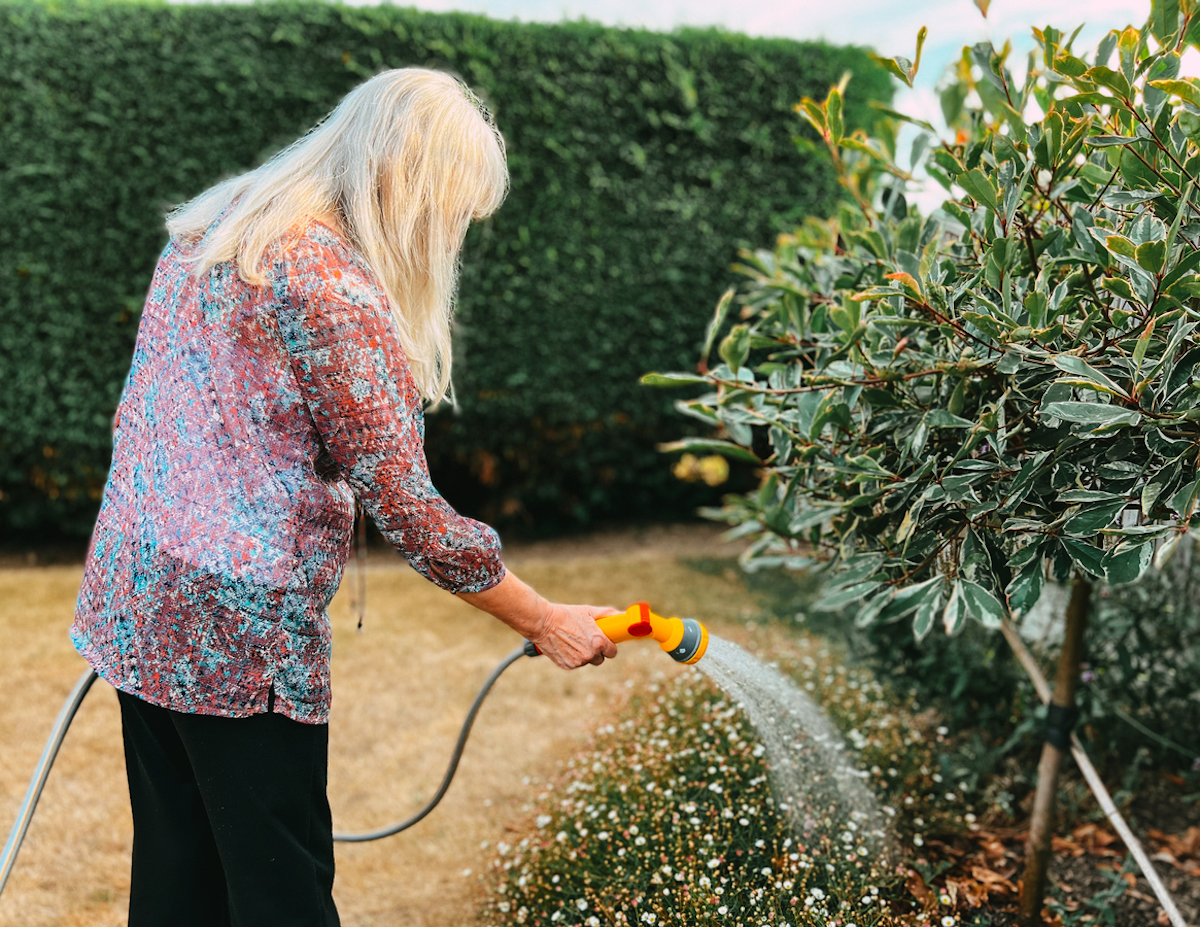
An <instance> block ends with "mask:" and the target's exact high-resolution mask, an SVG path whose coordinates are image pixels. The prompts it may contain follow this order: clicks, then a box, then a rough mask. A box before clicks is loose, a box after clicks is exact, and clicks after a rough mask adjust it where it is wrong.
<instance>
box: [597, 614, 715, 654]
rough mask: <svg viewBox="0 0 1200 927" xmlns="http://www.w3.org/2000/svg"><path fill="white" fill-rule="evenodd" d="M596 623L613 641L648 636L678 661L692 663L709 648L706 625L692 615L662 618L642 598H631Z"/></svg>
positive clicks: (615, 642) (619, 641)
mask: <svg viewBox="0 0 1200 927" xmlns="http://www.w3.org/2000/svg"><path fill="white" fill-rule="evenodd" d="M596 624H598V625H599V626H600V630H601V631H603V632H604V633H605V635H606V636H607V637H608V639H609V640H611V641H612V642H613V643H614V644H620V643H622V642H624V641H632V640H638V639H639V638H650V639H651V640H655V641H658V646H659V647H661V648H662V649H663V650H665V651H666V652H667V653H669V654H670V655H671V659H672V660H675V661H676V662H677V663H695V662H697V661H698V660H699V659H700V658H701V657H702V656H704V652H705V650H707V649H708V629H707V628H705V627H704V625H702V624H701V623H700V622H699V621H697V620H696V619H695V618H663V617H662V616H661V615H656V614H654V612H652V611H650V606H649V605H648V604H647V603H645V602H634V603H633V605H630V606H629V608H627V609H626V610H625V611H624V612H622V613H621V614H619V615H605V616H603V617H602V618H597V619H596Z"/></svg>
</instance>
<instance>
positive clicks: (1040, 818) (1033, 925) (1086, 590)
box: [1018, 576, 1092, 927]
mask: <svg viewBox="0 0 1200 927" xmlns="http://www.w3.org/2000/svg"><path fill="white" fill-rule="evenodd" d="M1091 595H1092V584H1091V582H1089V581H1088V580H1087V579H1086V578H1085V577H1082V576H1080V577H1078V578H1076V580H1075V584H1074V586H1073V587H1072V588H1071V601H1070V603H1069V604H1068V605H1067V630H1066V638H1065V639H1064V640H1063V648H1062V653H1061V654H1060V655H1059V658H1058V674H1057V676H1056V677H1055V680H1054V695H1053V696H1052V697H1051V699H1050V704H1051V705H1052V706H1053V705H1057V706H1059V707H1061V708H1064V709H1068V710H1070V709H1073V708H1074V707H1075V688H1076V686H1077V685H1078V683H1079V663H1080V660H1081V659H1082V658H1083V632H1084V628H1085V626H1086V625H1087V615H1088V603H1089V600H1090V599H1091ZM1067 733H1068V737H1069V734H1070V732H1069V731H1068V732H1067ZM1067 752H1069V747H1067V746H1066V744H1064V745H1063V748H1062V749H1060V748H1059V747H1057V746H1055V745H1054V744H1052V743H1050V742H1049V741H1047V742H1046V743H1045V744H1044V745H1043V746H1042V759H1041V762H1039V763H1038V785H1037V794H1036V795H1035V796H1034V800H1033V813H1032V815H1031V816H1030V820H1029V842H1028V843H1027V844H1026V845H1025V874H1024V876H1023V879H1022V882H1021V901H1020V913H1019V916H1018V923H1020V924H1021V927H1037V925H1039V924H1041V923H1042V899H1043V898H1044V897H1045V894H1046V882H1047V877H1048V874H1049V869H1050V837H1051V833H1052V831H1053V829H1054V799H1055V795H1056V793H1057V791H1058V770H1059V767H1060V766H1061V765H1062V759H1063V756H1064V755H1065V754H1066V753H1067Z"/></svg>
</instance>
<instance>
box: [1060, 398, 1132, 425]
mask: <svg viewBox="0 0 1200 927" xmlns="http://www.w3.org/2000/svg"><path fill="white" fill-rule="evenodd" d="M1042 414H1043V415H1046V416H1053V417H1054V418H1061V419H1062V420H1063V421H1065V422H1078V423H1079V424H1081V425H1099V426H1101V427H1102V428H1115V427H1120V426H1123V425H1137V424H1138V423H1139V422H1140V421H1141V420H1142V416H1141V413H1140V412H1131V411H1129V410H1127V409H1121V408H1118V407H1116V406H1106V405H1101V404H1100V403H1098V402H1048V403H1046V404H1045V405H1044V406H1042Z"/></svg>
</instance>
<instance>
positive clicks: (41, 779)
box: [0, 602, 708, 893]
mask: <svg viewBox="0 0 1200 927" xmlns="http://www.w3.org/2000/svg"><path fill="white" fill-rule="evenodd" d="M596 623H597V624H598V625H599V626H600V630H602V631H603V632H604V633H605V635H606V636H608V637H609V638H610V639H611V640H612V641H613V643H617V644H619V643H621V642H623V641H628V640H638V639H642V638H644V639H648V640H653V641H656V642H657V643H658V645H659V647H661V648H662V649H663V650H664V651H666V652H667V653H668V654H670V656H671V657H672V659H674V660H676V661H677V662H679V663H695V662H696V661H697V660H699V659H700V658H701V657H702V656H704V652H705V650H706V649H707V648H708V631H707V629H706V628H705V627H704V625H702V624H701V623H700V622H698V621H696V620H695V619H692V618H663V617H661V616H659V615H655V614H654V613H653V612H651V611H650V606H649V605H647V604H646V603H645V602H637V603H635V604H633V605H631V606H630V607H629V608H628V610H626V611H624V612H621V613H619V614H616V615H605V616H603V617H601V618H597V619H596ZM540 652H541V651H540V650H538V648H537V646H536V645H535V644H534V643H533V642H532V641H526V642H525V643H524V644H523V645H522V646H521V647H518V648H517V649H516V650H514V651H513V652H512V653H510V654H509V655H508V656H507V657H505V658H504V659H503V660H501V661H500V663H499V664H497V666H496V668H495V669H494V670H492V673H491V675H490V676H488V678H487V679H486V680H485V681H484V683H483V686H482V687H480V689H479V693H478V694H477V695H476V696H475V701H474V702H472V704H471V708H470V710H469V711H468V712H467V717H466V719H465V720H464V721H463V725H462V728H461V729H460V730H459V732H458V741H457V742H456V743H455V744H454V752H453V753H452V754H451V756H450V764H449V765H448V766H447V767H446V774H445V775H444V776H443V777H442V783H441V785H439V786H438V790H437V792H435V793H434V795H433V798H431V799H430V800H429V801H428V802H427V803H426V804H425V806H424V807H423V808H422V809H421V810H420V811H418V812H417V813H416V814H414V815H412V816H411V817H409V818H405V819H404V820H403V821H399V822H397V823H395V824H392V825H389V826H388V827H381V828H380V829H378V830H372V831H367V832H365V833H361V834H339V833H335V834H334V835H333V839H334V840H336V841H339V842H341V843H366V842H368V841H370V840H381V839H383V838H384V837H390V836H392V835H393V834H398V833H400V832H401V831H403V830H407V829H408V828H410V827H412V826H413V825H414V824H416V823H417V822H418V821H420V820H422V819H423V818H424V817H425V816H426V815H428V814H429V812H431V811H432V810H433V809H434V808H436V807H437V805H438V803H439V802H440V801H441V800H442V798H443V796H444V795H445V794H446V790H447V789H449V788H450V783H451V781H453V779H454V774H455V772H457V770H458V762H459V760H460V759H462V754H463V749H464V748H465V747H466V745H467V737H469V736H470V734H471V727H472V725H474V723H475V716H476V715H477V714H479V709H480V707H481V706H482V705H483V700H484V699H485V698H486V697H487V694H488V692H490V691H491V688H492V686H493V685H495V683H496V680H497V679H499V678H500V674H501V673H503V672H504V671H505V670H506V669H508V668H509V667H510V666H512V665H513V664H514V663H516V662H517V661H518V660H519V659H521V657H525V656H529V657H534V656H537V655H538V654H539V653H540ZM96 678H97V677H96V673H95V672H94V671H93V670H90V669H89V670H88V671H87V672H85V673H84V674H83V675H82V676H81V677H80V678H79V681H78V682H76V683H75V686H74V688H73V689H72V690H71V694H70V695H68V696H67V700H66V702H64V703H63V707H62V710H61V711H59V713H58V718H57V720H56V721H55V722H54V727H53V729H52V730H51V732H50V738H49V739H48V740H47V741H46V746H45V748H44V749H43V750H42V756H41V758H40V759H39V760H38V765H37V768H36V769H35V770H34V773H33V778H32V779H31V780H30V782H29V788H28V790H26V792H25V799H24V801H22V802H21V807H20V808H19V809H18V811H17V819H16V821H15V822H14V823H13V827H12V831H11V832H10V833H9V835H8V842H7V843H6V844H5V845H4V851H3V853H2V854H0V893H3V891H4V886H5V884H6V883H7V882H8V876H9V873H11V872H12V868H13V865H14V864H15V863H16V861H17V853H19V852H20V850H21V844H22V843H23V842H24V840H25V832H26V831H27V830H28V829H29V822H30V821H31V820H32V819H33V812H34V810H35V809H36V808H37V803H38V799H39V798H41V795H42V789H43V788H44V787H45V785H46V779H47V778H48V777H49V775H50V769H51V767H52V766H53V765H54V760H55V758H56V757H57V756H58V751H59V748H60V747H61V746H62V742H63V738H64V737H65V736H66V734H67V728H69V727H70V726H71V722H72V721H73V720H74V718H75V715H76V713H77V712H78V711H79V706H80V705H81V704H83V699H84V696H86V695H87V693H88V690H89V689H91V687H92V683H94V682H95V681H96Z"/></svg>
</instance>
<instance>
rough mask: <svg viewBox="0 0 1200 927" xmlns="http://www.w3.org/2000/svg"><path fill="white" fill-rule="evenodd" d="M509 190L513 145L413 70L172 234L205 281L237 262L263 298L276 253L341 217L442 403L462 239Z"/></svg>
mask: <svg viewBox="0 0 1200 927" xmlns="http://www.w3.org/2000/svg"><path fill="white" fill-rule="evenodd" d="M507 189H508V167H507V164H506V160H505V153H504V140H503V138H502V137H501V135H500V133H499V131H498V130H497V129H496V127H495V125H494V124H493V123H492V120H491V117H490V114H488V112H487V110H486V109H485V108H484V107H483V104H481V103H480V102H479V100H478V99H477V98H476V97H475V95H474V94H472V93H471V91H470V90H469V89H468V88H467V87H466V86H465V85H464V84H462V83H460V82H459V81H457V80H455V79H454V78H453V77H450V76H449V75H446V74H442V73H439V72H437V71H429V70H425V69H423V68H403V69H398V70H391V71H384V72H383V73H382V74H377V75H376V76H375V77H373V78H371V79H370V80H368V81H366V82H365V83H363V84H361V85H359V86H358V87H356V88H355V89H354V90H352V91H351V92H350V93H349V94H348V95H347V96H346V98H345V99H344V100H342V102H341V103H339V104H338V106H337V108H336V109H334V111H333V112H332V113H330V115H329V116H328V118H326V119H325V120H324V121H323V122H321V123H319V124H318V125H317V126H316V127H315V128H313V129H312V130H311V131H309V132H308V133H307V134H306V135H304V136H303V137H302V138H300V139H299V140H297V141H296V142H294V143H292V144H291V145H289V146H288V147H287V148H285V149H284V150H283V151H281V152H279V154H277V155H275V156H274V157H273V158H271V159H270V160H269V161H267V162H266V163H265V164H263V165H262V166H261V167H259V168H257V169H255V170H253V171H250V172H248V173H246V174H242V175H241V176H239V177H234V178H232V179H230V180H226V181H224V182H223V183H220V184H217V185H216V186H215V187H213V188H211V189H210V190H208V191H206V192H205V193H202V194H201V195H200V196H198V197H196V198H195V199H193V200H192V201H190V202H188V203H185V204H184V205H182V206H180V207H178V208H177V209H176V210H174V211H173V212H172V213H171V214H170V215H169V216H168V217H167V229H168V230H169V232H170V233H171V236H172V237H173V238H177V239H180V240H182V241H188V242H193V243H194V244H195V248H194V249H192V251H191V252H190V255H189V256H190V257H191V259H192V260H194V261H195V262H196V265H197V266H196V273H197V274H201V273H205V272H207V271H208V270H209V269H210V268H211V267H213V266H214V265H216V264H220V263H222V262H223V261H229V260H234V259H236V260H237V268H238V273H239V275H240V276H241V277H242V279H243V280H245V281H246V282H247V283H248V284H251V285H253V286H262V285H264V284H266V282H267V278H266V274H265V272H264V269H263V267H262V259H263V253H264V252H265V251H266V249H267V248H268V247H269V246H270V245H271V244H272V243H274V242H277V241H280V240H281V239H283V238H285V237H286V236H287V234H288V233H289V232H293V231H295V230H296V229H297V228H298V227H302V226H303V225H304V224H305V223H306V222H308V221H309V220H310V219H313V218H321V217H329V216H332V217H334V218H336V219H337V221H338V223H339V224H340V225H341V231H342V233H343V234H344V235H346V236H347V238H348V239H349V241H350V243H351V245H352V246H353V247H354V248H355V249H356V250H357V251H358V253H359V254H360V255H361V256H362V257H363V258H364V259H365V260H366V262H367V264H368V265H369V266H370V267H371V269H372V270H373V271H374V272H375V274H376V276H377V277H378V278H379V281H380V283H381V284H382V286H383V289H384V291H385V292H386V293H387V296H388V300H389V301H390V303H391V306H392V310H393V313H394V315H395V317H396V324H397V326H398V327H399V332H400V342H401V344H402V345H403V347H404V351H405V354H406V355H407V357H408V360H409V364H410V365H411V367H412V371H413V376H414V377H415V379H416V382H417V386H418V388H419V389H420V390H421V393H422V395H423V396H424V397H425V398H426V399H427V400H429V401H431V402H437V401H439V400H440V399H442V398H443V397H444V396H445V395H446V393H447V391H448V390H449V388H450V363H451V352H450V323H451V318H452V316H453V312H454V298H455V289H456V286H457V282H458V280H457V278H458V260H459V252H460V250H461V248H462V243H463V237H464V236H465V234H466V231H467V225H468V224H469V222H470V220H471V219H479V218H483V217H486V216H489V215H491V214H492V213H493V212H495V211H496V209H497V208H498V207H499V206H500V203H501V202H502V201H503V200H504V196H505V193H506V192H507ZM218 219H219V220H220V223H219V224H218V225H217V226H216V227H215V228H213V229H212V230H211V231H209V229H210V226H212V225H213V223H214V222H217V220H218ZM206 233H207V234H206Z"/></svg>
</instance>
